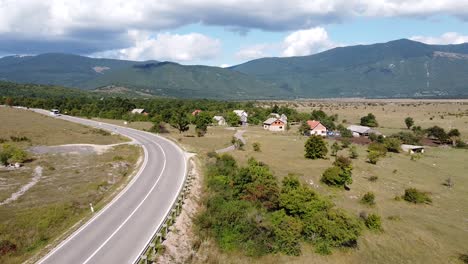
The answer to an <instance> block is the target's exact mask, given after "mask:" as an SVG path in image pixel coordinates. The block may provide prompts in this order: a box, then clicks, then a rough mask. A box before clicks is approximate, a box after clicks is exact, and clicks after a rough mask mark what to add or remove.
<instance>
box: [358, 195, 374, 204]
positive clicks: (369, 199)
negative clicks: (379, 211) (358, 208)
mask: <svg viewBox="0 0 468 264" xmlns="http://www.w3.org/2000/svg"><path fill="white" fill-rule="evenodd" d="M361 203H362V204H365V205H369V206H373V205H375V194H374V193H373V192H367V193H365V194H364V196H362V198H361Z"/></svg>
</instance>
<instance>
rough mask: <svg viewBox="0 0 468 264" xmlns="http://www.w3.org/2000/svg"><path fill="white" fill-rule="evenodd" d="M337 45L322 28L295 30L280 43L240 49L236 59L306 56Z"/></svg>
mask: <svg viewBox="0 0 468 264" xmlns="http://www.w3.org/2000/svg"><path fill="white" fill-rule="evenodd" d="M337 46H342V45H339V44H338V43H336V42H334V41H333V40H331V39H330V37H329V36H328V33H327V31H326V30H325V29H324V28H323V27H313V28H309V29H304V30H297V31H294V32H292V33H290V34H289V35H287V36H286V37H285V38H284V39H283V41H282V42H278V43H263V44H256V45H252V46H249V47H245V48H243V49H240V50H239V51H238V52H237V53H236V54H235V57H236V59H239V60H253V59H258V58H263V57H272V56H280V57H292V56H307V55H312V54H315V53H318V52H322V51H325V50H328V49H331V48H334V47H337Z"/></svg>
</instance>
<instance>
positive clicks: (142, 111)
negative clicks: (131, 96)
mask: <svg viewBox="0 0 468 264" xmlns="http://www.w3.org/2000/svg"><path fill="white" fill-rule="evenodd" d="M132 114H136V115H148V113H147V112H146V111H145V109H143V108H135V109H133V110H132Z"/></svg>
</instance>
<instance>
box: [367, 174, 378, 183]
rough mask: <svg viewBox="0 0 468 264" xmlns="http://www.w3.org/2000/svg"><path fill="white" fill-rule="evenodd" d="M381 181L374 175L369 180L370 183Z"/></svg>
mask: <svg viewBox="0 0 468 264" xmlns="http://www.w3.org/2000/svg"><path fill="white" fill-rule="evenodd" d="M378 179H379V176H375V175H372V176H370V177H369V178H368V180H369V181H370V182H376V181H377V180H378Z"/></svg>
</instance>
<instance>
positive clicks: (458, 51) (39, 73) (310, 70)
mask: <svg viewBox="0 0 468 264" xmlns="http://www.w3.org/2000/svg"><path fill="white" fill-rule="evenodd" d="M467 56H468V43H464V44H455V45H429V44H424V43H421V42H417V41H413V40H408V39H399V40H394V41H389V42H385V43H376V44H370V45H355V46H346V47H337V48H333V49H330V50H327V51H323V52H320V53H317V54H313V55H308V56H296V57H268V58H260V59H255V60H251V61H247V62H245V63H242V64H239V65H235V66H232V67H229V68H220V67H214V66H204V65H181V64H178V63H175V62H170V61H155V60H149V61H130V60H116V59H105V58H90V57H86V56H81V55H74V54H62V53H46V54H39V55H35V56H7V57H3V58H0V80H5V81H13V82H19V83H38V84H50V85H61V86H66V87H75V88H81V89H86V90H94V89H104V90H105V89H106V87H125V88H126V89H127V90H132V91H135V92H136V93H139V94H145V95H149V96H150V95H154V96H168V97H180V98H192V97H193V98H211V99H291V98H326V97H330V98H334V97H371V98H372V97H383V98H387V97H390V98H391V97H447V96H449V97H450V96H452V97H468V74H466V73H468V60H467V59H466V57H467ZM108 90H109V91H112V89H108Z"/></svg>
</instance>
